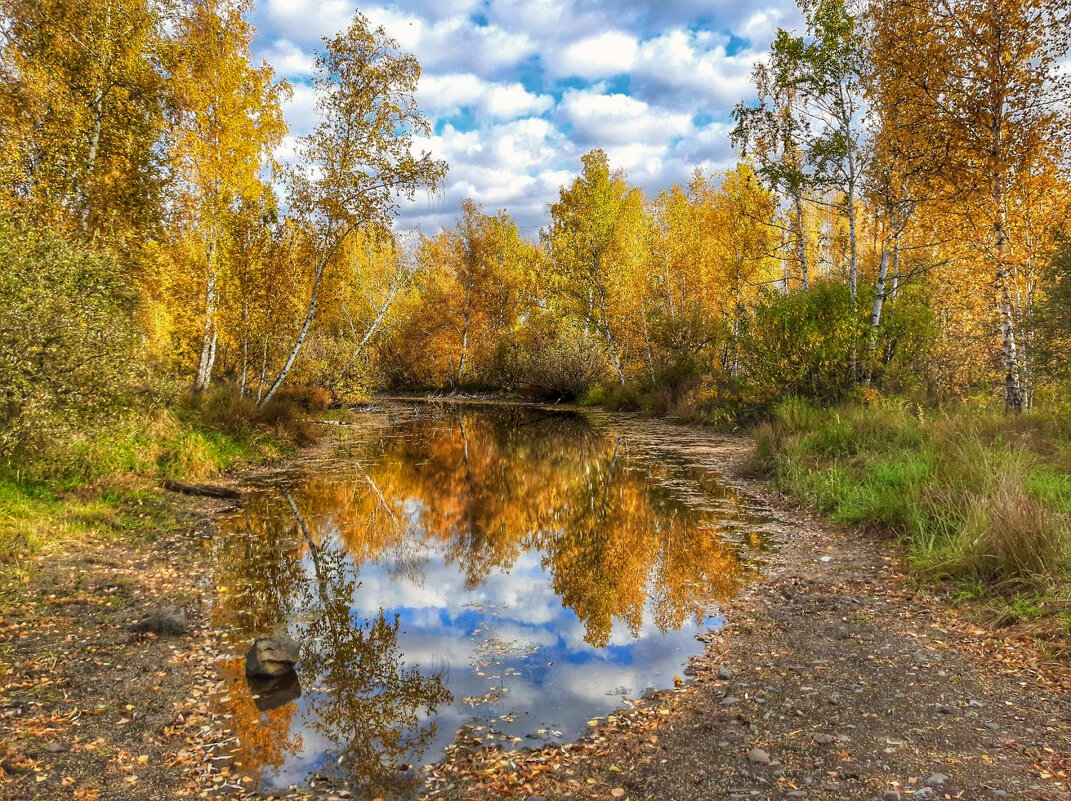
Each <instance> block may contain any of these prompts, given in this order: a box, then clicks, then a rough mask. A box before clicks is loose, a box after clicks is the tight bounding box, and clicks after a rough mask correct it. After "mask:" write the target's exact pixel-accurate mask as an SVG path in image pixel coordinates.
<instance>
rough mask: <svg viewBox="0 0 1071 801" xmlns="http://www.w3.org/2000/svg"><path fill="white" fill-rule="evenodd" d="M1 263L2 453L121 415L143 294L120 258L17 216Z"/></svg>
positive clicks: (132, 375)
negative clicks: (139, 296)
mask: <svg viewBox="0 0 1071 801" xmlns="http://www.w3.org/2000/svg"><path fill="white" fill-rule="evenodd" d="M0 264H2V265H3V269H0V456H5V455H6V456H9V457H10V456H11V455H13V454H15V453H20V452H21V453H22V454H23V455H24V456H25V455H26V454H27V453H28V452H30V451H32V450H34V449H35V448H38V447H43V446H44V445H47V444H48V443H49V442H52V441H56V440H59V439H62V438H64V437H66V436H69V435H70V434H72V433H73V432H77V431H79V430H83V429H85V428H87V427H90V426H92V425H94V424H97V423H99V422H100V421H102V420H106V419H114V418H115V417H116V416H117V415H119V414H120V413H121V411H122V408H123V406H124V401H125V399H126V398H127V396H128V395H129V394H130V393H131V392H132V390H133V388H134V387H135V385H136V384H137V382H138V380H139V379H140V378H142V377H143V373H142V370H141V368H140V365H139V363H138V361H137V359H136V358H135V352H136V348H137V344H138V338H137V335H136V330H135V325H134V315H135V311H136V304H137V298H136V295H135V293H134V291H133V288H132V284H131V281H130V280H129V276H127V275H124V271H123V270H122V269H121V267H120V265H119V263H118V262H117V261H116V260H115V259H114V258H113V257H112V256H110V255H108V254H107V253H103V252H98V251H95V250H92V249H90V248H87V247H85V246H81V245H74V244H71V243H68V242H66V241H65V240H63V239H62V238H60V237H59V236H57V235H56V234H53V233H50V232H48V231H46V230H42V229H39V228H36V227H31V226H28V225H26V224H24V223H21V222H19V221H14V220H11V219H3V220H0Z"/></svg>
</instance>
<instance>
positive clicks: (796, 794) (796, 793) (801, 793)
mask: <svg viewBox="0 0 1071 801" xmlns="http://www.w3.org/2000/svg"><path fill="white" fill-rule="evenodd" d="M806 797H807V791H806V790H792V791H790V792H787V793H785V798H806Z"/></svg>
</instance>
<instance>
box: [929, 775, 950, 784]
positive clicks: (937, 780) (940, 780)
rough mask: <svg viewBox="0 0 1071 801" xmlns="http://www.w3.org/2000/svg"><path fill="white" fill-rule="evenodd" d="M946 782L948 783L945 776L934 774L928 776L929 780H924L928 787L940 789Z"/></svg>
mask: <svg viewBox="0 0 1071 801" xmlns="http://www.w3.org/2000/svg"><path fill="white" fill-rule="evenodd" d="M946 781H948V777H947V776H946V775H945V774H943V773H934V774H933V775H932V776H930V778H928V779H927V780H926V784H927V785H928V786H929V787H940V786H941V785H942V784H944V783H945V782H946Z"/></svg>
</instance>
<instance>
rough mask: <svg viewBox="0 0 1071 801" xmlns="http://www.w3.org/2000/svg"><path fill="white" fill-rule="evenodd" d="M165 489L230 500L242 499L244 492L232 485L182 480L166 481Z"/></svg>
mask: <svg viewBox="0 0 1071 801" xmlns="http://www.w3.org/2000/svg"><path fill="white" fill-rule="evenodd" d="M164 489H165V490H169V491H171V492H181V493H182V494H183V495H201V496H203V497H206V498H226V499H228V500H235V501H237V500H241V498H242V493H240V492H239V491H238V490H236V489H231V488H230V487H220V486H218V485H216V484H184V483H182V482H181V481H171V480H168V481H165V482H164Z"/></svg>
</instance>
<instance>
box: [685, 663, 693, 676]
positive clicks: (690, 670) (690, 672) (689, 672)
mask: <svg viewBox="0 0 1071 801" xmlns="http://www.w3.org/2000/svg"><path fill="white" fill-rule="evenodd" d="M684 675H685V676H694V675H695V668H694V667H692V666H691V665H688V666H686V667H685V668H684Z"/></svg>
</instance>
